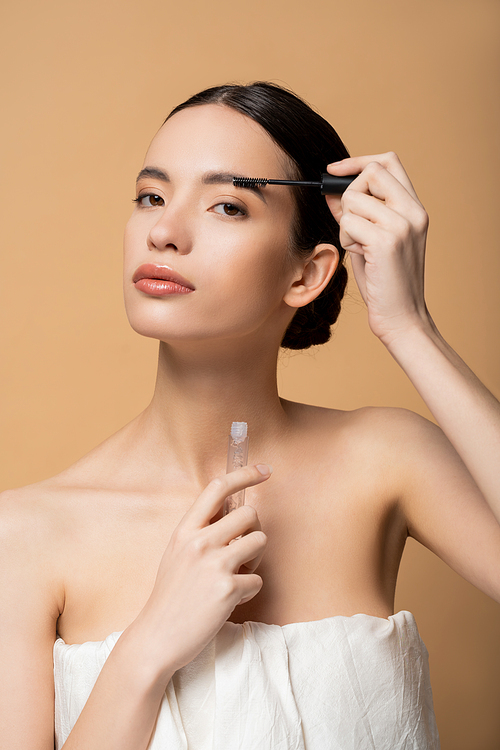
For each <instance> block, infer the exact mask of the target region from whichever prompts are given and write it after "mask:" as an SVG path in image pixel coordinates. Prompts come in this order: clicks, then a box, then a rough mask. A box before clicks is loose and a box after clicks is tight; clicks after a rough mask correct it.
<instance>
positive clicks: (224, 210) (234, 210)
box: [214, 203, 246, 216]
mask: <svg viewBox="0 0 500 750" xmlns="http://www.w3.org/2000/svg"><path fill="white" fill-rule="evenodd" d="M214 211H215V213H216V214H224V215H225V216H246V212H245V211H243V209H242V208H239V207H238V206H235V205H234V203H218V204H217V205H216V206H214Z"/></svg>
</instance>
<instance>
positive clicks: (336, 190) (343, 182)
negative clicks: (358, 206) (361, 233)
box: [233, 172, 358, 195]
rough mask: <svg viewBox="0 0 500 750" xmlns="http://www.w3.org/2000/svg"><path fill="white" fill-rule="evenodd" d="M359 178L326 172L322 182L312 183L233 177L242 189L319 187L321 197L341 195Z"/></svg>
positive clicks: (235, 184)
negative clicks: (278, 186) (289, 186)
mask: <svg viewBox="0 0 500 750" xmlns="http://www.w3.org/2000/svg"><path fill="white" fill-rule="evenodd" d="M357 176H358V175H357V174H349V175H346V176H345V177H336V176H335V175H333V174H328V172H324V173H323V174H322V175H321V182H311V181H310V180H266V179H265V178H260V177H233V185H234V186H235V187H242V188H252V187H262V186H263V185H292V186H297V187H317V188H321V195H340V194H341V193H343V192H344V190H346V189H347V188H348V187H349V185H350V184H351V182H353V181H354V180H355V179H356V177H357Z"/></svg>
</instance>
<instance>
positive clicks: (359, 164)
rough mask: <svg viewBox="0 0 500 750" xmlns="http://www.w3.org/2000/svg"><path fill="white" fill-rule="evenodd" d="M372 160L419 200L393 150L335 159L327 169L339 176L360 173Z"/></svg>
mask: <svg viewBox="0 0 500 750" xmlns="http://www.w3.org/2000/svg"><path fill="white" fill-rule="evenodd" d="M372 162H376V163H378V164H381V165H382V166H383V167H384V168H385V169H386V170H387V171H388V172H390V173H391V174H392V175H393V176H394V177H395V178H396V179H397V180H398V181H399V182H400V183H401V184H402V185H403V187H404V188H405V189H406V190H407V191H408V192H409V193H410V195H412V196H413V198H414V199H415V200H418V197H417V194H416V192H415V188H414V187H413V185H412V182H411V180H410V178H409V177H408V174H407V173H406V170H405V169H404V167H403V165H402V164H401V162H400V160H399V157H398V156H397V154H395V153H394V152H393V151H388V152H387V153H385V154H373V155H370V156H351V157H349V158H347V159H342V161H335V162H332V163H331V164H328V166H327V171H328V172H329V173H330V174H335V175H339V176H341V175H346V174H360V173H361V172H362V171H363V170H364V169H366V167H367V166H368V164H370V163H372ZM353 184H354V183H353Z"/></svg>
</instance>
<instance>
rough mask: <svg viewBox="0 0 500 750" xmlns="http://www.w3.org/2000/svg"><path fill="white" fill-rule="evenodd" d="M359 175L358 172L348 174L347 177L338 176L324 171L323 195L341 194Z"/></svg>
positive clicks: (322, 177) (322, 178)
mask: <svg viewBox="0 0 500 750" xmlns="http://www.w3.org/2000/svg"><path fill="white" fill-rule="evenodd" d="M357 176H358V175H357V174H347V175H345V177H336V176H335V175H333V174H328V172H323V174H322V175H321V195H341V194H342V193H343V192H344V190H347V188H348V187H349V185H350V184H351V182H353V181H354V180H355V179H356V177H357Z"/></svg>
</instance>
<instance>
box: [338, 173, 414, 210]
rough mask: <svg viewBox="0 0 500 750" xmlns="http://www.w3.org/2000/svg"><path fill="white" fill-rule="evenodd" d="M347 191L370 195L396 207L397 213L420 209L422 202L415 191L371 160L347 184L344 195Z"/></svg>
mask: <svg viewBox="0 0 500 750" xmlns="http://www.w3.org/2000/svg"><path fill="white" fill-rule="evenodd" d="M349 192H360V193H365V194H369V195H372V196H373V197H374V198H378V199H379V200H380V201H384V203H386V204H387V205H388V206H391V207H393V208H396V210H398V211H399V213H403V212H407V213H408V212H413V211H415V210H418V211H422V210H423V208H422V204H421V203H420V201H419V200H418V198H417V196H416V194H415V191H414V190H413V189H412V190H411V192H410V191H409V190H408V189H407V187H406V186H405V185H403V184H402V183H401V181H400V180H398V179H397V177H395V176H394V175H393V174H392V173H391V172H390V171H389V170H387V169H386V168H385V167H384V166H383V165H382V164H379V163H378V162H376V161H372V162H370V163H369V164H367V166H366V167H365V169H364V170H363V171H362V172H361V174H360V175H359V176H358V177H357V178H356V179H355V180H354V182H352V183H351V185H349V188H348V189H347V190H346V191H345V193H344V196H343V197H345V196H346V194H348V193H349Z"/></svg>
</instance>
